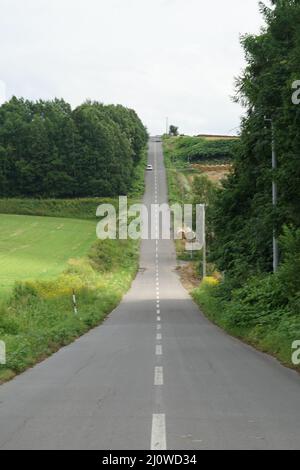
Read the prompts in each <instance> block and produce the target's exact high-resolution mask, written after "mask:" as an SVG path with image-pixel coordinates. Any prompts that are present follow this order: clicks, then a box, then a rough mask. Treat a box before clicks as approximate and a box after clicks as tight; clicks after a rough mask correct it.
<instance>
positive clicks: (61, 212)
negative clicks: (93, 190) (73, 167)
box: [0, 180, 140, 220]
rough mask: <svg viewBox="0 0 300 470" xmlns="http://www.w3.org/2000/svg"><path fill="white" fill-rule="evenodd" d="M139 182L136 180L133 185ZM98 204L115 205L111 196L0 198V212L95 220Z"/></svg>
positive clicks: (114, 200) (116, 202) (115, 200)
mask: <svg viewBox="0 0 300 470" xmlns="http://www.w3.org/2000/svg"><path fill="white" fill-rule="evenodd" d="M138 184H140V183H139V182H138V181H137V180H136V182H135V185H138ZM100 204H112V205H113V206H115V207H116V206H117V204H118V200H117V199H113V198H80V199H79V198H74V199H40V198H39V199H33V198H31V199H29V198H24V199H17V198H12V199H8V198H3V199H0V214H19V215H33V216H42V217H63V218H71V219H91V220H92V219H93V220H96V210H97V207H98V206H99V205H100Z"/></svg>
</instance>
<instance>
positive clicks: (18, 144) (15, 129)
mask: <svg viewBox="0 0 300 470" xmlns="http://www.w3.org/2000/svg"><path fill="white" fill-rule="evenodd" d="M147 139H148V134H147V131H146V129H145V127H144V125H143V124H142V122H141V120H140V119H139V117H138V116H137V114H136V113H135V111H133V110H131V109H127V108H125V107H123V106H121V105H117V106H114V105H109V106H105V105H103V104H101V103H98V102H86V103H84V104H83V105H81V106H79V107H78V108H76V109H75V110H72V109H71V106H70V105H69V104H68V103H66V102H65V101H64V100H58V99H55V100H54V101H38V102H32V101H27V100H24V99H17V98H15V97H14V98H12V99H11V100H10V101H9V102H7V103H5V104H3V105H2V106H1V107H0V196H1V197H17V196H28V197H53V198H56V197H57V198H62V197H85V196H115V195H119V194H127V193H128V192H129V191H130V189H131V186H132V184H133V179H134V174H135V171H134V170H135V167H136V165H138V163H139V161H140V159H141V157H142V153H143V150H144V148H145V145H146V142H147Z"/></svg>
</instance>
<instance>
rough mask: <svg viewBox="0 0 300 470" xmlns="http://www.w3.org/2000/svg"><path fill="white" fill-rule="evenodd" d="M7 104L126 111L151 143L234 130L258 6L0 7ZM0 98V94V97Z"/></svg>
mask: <svg viewBox="0 0 300 470" xmlns="http://www.w3.org/2000/svg"><path fill="white" fill-rule="evenodd" d="M0 7H1V10H0V79H1V80H2V81H3V82H4V83H5V84H6V96H7V98H9V97H10V96H12V95H17V96H24V97H26V98H30V99H39V98H42V99H49V98H54V97H55V96H57V97H63V98H64V99H65V100H67V101H68V102H70V103H71V104H72V106H76V105H78V104H80V103H81V102H83V101H85V100H86V99H87V98H90V99H93V100H98V101H102V102H104V103H121V104H124V105H126V106H129V107H132V108H134V109H135V110H136V111H137V112H138V114H139V115H140V116H141V118H142V119H143V121H144V123H145V124H146V125H147V127H148V129H149V131H150V132H151V133H152V134H156V133H161V132H163V131H164V129H165V121H166V116H169V120H170V123H174V124H176V125H178V126H179V127H180V130H181V132H184V133H191V134H196V133H228V131H229V130H231V129H233V128H235V127H236V126H238V125H239V118H240V115H241V109H240V107H239V106H238V105H236V104H233V103H232V102H231V100H230V96H231V95H232V94H233V89H234V77H235V76H237V75H239V73H240V71H241V70H242V68H243V66H244V55H243V50H242V48H241V46H240V44H239V36H240V34H241V33H242V34H244V33H247V32H250V33H257V32H259V29H260V27H261V26H262V24H263V22H262V18H261V16H260V14H259V11H258V1H257V0H226V1H224V0H26V1H25V0H0ZM0 93H1V90H0Z"/></svg>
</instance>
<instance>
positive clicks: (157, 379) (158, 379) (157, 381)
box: [154, 367, 164, 386]
mask: <svg viewBox="0 0 300 470" xmlns="http://www.w3.org/2000/svg"><path fill="white" fill-rule="evenodd" d="M163 384H164V373H163V368H162V367H155V373H154V385H155V386H162V385H163Z"/></svg>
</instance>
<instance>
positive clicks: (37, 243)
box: [0, 214, 96, 298]
mask: <svg viewBox="0 0 300 470" xmlns="http://www.w3.org/2000/svg"><path fill="white" fill-rule="evenodd" d="M0 229H1V230H0V298H2V297H5V296H6V295H7V294H8V293H9V292H10V290H11V288H12V287H13V285H14V283H15V282H16V281H24V280H29V279H30V280H36V279H39V280H45V279H49V278H52V277H55V276H57V275H58V274H60V273H61V272H62V271H63V270H64V269H65V267H66V263H67V261H68V260H69V259H70V258H77V257H81V256H84V255H85V254H86V253H87V251H88V250H89V248H90V247H91V245H92V243H93V241H95V239H96V231H95V229H96V224H95V222H94V221H88V220H78V219H64V218H54V217H36V216H22V215H6V214H5V215H4V214H0Z"/></svg>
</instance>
